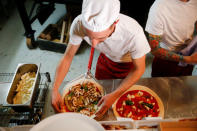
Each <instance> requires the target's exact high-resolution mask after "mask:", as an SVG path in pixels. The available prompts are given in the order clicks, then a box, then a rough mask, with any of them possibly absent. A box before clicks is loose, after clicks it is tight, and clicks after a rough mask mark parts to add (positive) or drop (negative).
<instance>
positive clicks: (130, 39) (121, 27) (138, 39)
mask: <svg viewBox="0 0 197 131" xmlns="http://www.w3.org/2000/svg"><path fill="white" fill-rule="evenodd" d="M83 39H84V40H86V42H87V43H88V44H90V45H91V41H90V39H89V37H88V36H87V35H86V34H85V31H84V28H83V27H82V23H81V15H79V16H77V17H76V18H75V19H74V21H73V23H72V25H71V28H70V39H69V43H71V44H74V45H78V44H80V43H81V42H82V40H83ZM95 49H97V50H98V51H100V52H102V53H104V54H105V55H106V56H107V57H108V58H110V59H111V60H112V61H114V62H130V61H131V60H132V59H137V58H140V57H142V56H144V55H145V54H147V53H148V52H150V46H149V44H148V41H147V39H146V37H145V35H144V32H143V29H142V27H141V26H140V25H139V24H138V23H137V22H136V21H135V20H134V19H132V18H130V17H128V16H126V15H123V14H120V15H119V22H118V23H117V24H116V28H115V31H114V32H113V33H112V35H111V36H110V37H108V38H107V39H106V40H105V41H104V42H101V43H99V44H97V45H96V47H95Z"/></svg>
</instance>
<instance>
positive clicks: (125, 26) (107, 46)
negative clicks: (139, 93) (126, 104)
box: [52, 0, 150, 118]
mask: <svg viewBox="0 0 197 131" xmlns="http://www.w3.org/2000/svg"><path fill="white" fill-rule="evenodd" d="M119 11H120V2H119V0H83V4H82V13H81V14H80V15H79V16H77V17H76V18H75V19H74V21H73V22H72V25H71V28H70V38H69V43H68V46H67V49H66V51H65V53H64V55H63V57H62V59H61V60H60V63H59V65H58V66H57V69H56V74H55V80H54V85H53V91H52V105H53V107H54V109H55V110H56V111H57V112H61V95H60V93H59V92H58V88H59V87H60V85H61V83H62V81H63V80H64V77H65V76H66V74H67V73H68V71H69V68H70V65H71V62H72V60H73V57H74V56H75V54H76V52H77V50H78V48H79V47H80V44H81V42H82V40H85V41H86V42H87V43H88V44H89V45H90V46H92V47H94V48H95V49H97V50H98V51H99V52H100V56H99V58H98V60H97V65H96V73H95V77H96V78H97V79H99V80H102V79H123V81H122V83H121V84H120V85H119V87H118V88H117V89H116V90H115V91H113V92H111V93H110V94H107V95H105V96H103V97H102V98H101V100H100V101H99V103H98V105H101V108H100V110H99V111H98V112H97V113H96V117H97V118H100V117H102V116H103V115H104V113H105V112H106V111H107V110H108V109H109V108H110V107H111V105H112V104H113V103H114V102H115V100H116V99H117V98H118V97H119V96H120V95H121V94H123V93H124V92H125V91H126V90H127V89H128V88H130V87H131V86H132V85H133V84H135V83H136V82H137V81H138V80H139V79H140V77H141V76H142V75H143V73H144V71H145V57H146V54H147V53H149V52H150V47H149V44H148V41H147V39H146V37H145V35H144V32H143V29H142V27H141V26H140V25H139V24H138V23H137V22H136V20H134V19H132V18H130V17H128V16H126V15H123V14H120V12H119ZM105 88H107V87H105Z"/></svg>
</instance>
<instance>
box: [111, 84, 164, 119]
mask: <svg viewBox="0 0 197 131" xmlns="http://www.w3.org/2000/svg"><path fill="white" fill-rule="evenodd" d="M133 90H142V91H146V92H148V93H149V94H150V95H152V96H153V97H154V98H155V99H156V101H157V103H158V106H159V110H160V113H159V115H158V117H161V118H164V106H163V102H162V101H161V99H160V98H159V96H158V95H157V94H156V93H155V92H154V91H153V90H151V89H150V88H148V87H145V86H141V85H133V86H132V87H130V88H129V89H128V90H127V91H125V92H124V93H123V94H122V95H121V96H123V95H124V94H125V93H127V92H128V91H133ZM121 96H120V97H121ZM120 97H119V98H120ZM119 98H117V99H116V101H115V103H114V104H113V105H112V108H113V112H114V115H115V116H116V117H121V116H120V115H119V114H118V112H117V111H116V103H117V102H118V100H119Z"/></svg>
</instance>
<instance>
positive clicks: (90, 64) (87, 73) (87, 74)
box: [81, 47, 94, 85]
mask: <svg viewBox="0 0 197 131" xmlns="http://www.w3.org/2000/svg"><path fill="white" fill-rule="evenodd" d="M93 56H94V47H91V51H90V57H89V61H88V71H87V72H86V73H85V76H84V79H83V81H82V82H81V85H82V84H83V83H84V81H85V80H86V79H90V78H92V74H91V68H92V61H93Z"/></svg>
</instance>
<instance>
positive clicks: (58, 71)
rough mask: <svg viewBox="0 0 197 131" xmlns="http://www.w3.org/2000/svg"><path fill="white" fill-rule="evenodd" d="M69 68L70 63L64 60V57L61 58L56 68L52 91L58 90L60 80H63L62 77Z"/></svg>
mask: <svg viewBox="0 0 197 131" xmlns="http://www.w3.org/2000/svg"><path fill="white" fill-rule="evenodd" d="M69 68H70V64H69V63H68V62H65V60H64V58H62V59H61V60H60V63H59V65H58V67H57V69H56V73H55V80H54V85H53V91H58V89H59V87H60V85H61V83H62V81H63V80H64V77H65V76H66V74H67V73H68V70H69Z"/></svg>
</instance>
